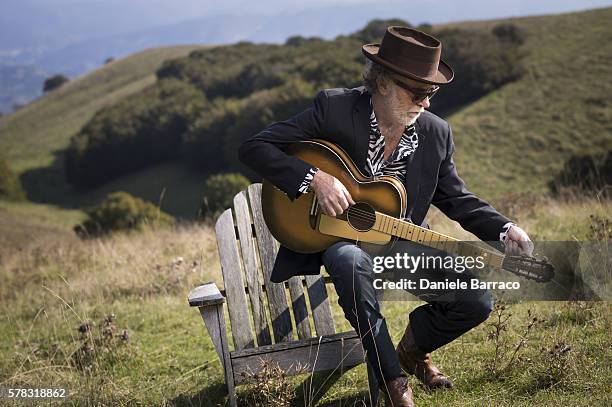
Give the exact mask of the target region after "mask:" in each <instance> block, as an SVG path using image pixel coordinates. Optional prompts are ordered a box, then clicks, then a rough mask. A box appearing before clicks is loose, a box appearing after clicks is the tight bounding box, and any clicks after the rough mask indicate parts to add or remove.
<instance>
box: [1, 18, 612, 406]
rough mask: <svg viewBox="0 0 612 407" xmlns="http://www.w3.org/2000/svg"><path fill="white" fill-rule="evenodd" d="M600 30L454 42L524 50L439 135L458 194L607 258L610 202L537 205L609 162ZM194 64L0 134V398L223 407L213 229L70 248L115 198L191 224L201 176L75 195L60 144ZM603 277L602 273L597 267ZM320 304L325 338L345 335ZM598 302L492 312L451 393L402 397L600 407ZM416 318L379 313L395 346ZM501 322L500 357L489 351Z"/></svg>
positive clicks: (140, 77) (603, 370)
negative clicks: (26, 395) (209, 308)
mask: <svg viewBox="0 0 612 407" xmlns="http://www.w3.org/2000/svg"><path fill="white" fill-rule="evenodd" d="M611 18H612V8H607V9H602V10H594V11H588V12H582V13H572V14H564V15H557V16H542V17H533V18H520V19H511V20H499V21H487V22H465V23H459V24H458V26H460V27H463V28H469V29H475V30H479V29H490V28H491V27H492V26H493V25H495V24H498V23H500V22H512V23H514V24H517V25H519V26H520V27H522V28H524V29H525V30H526V32H527V34H528V39H527V42H526V43H525V45H524V51H525V52H526V55H527V57H526V59H525V61H526V70H527V74H526V75H525V76H524V77H523V78H522V79H520V80H519V81H517V82H515V83H511V84H508V85H506V86H504V87H502V88H501V89H498V90H496V91H494V92H492V93H490V94H489V95H487V96H485V97H483V98H482V99H480V100H478V101H476V102H474V103H473V104H470V105H469V106H466V107H465V108H463V109H461V110H459V111H456V112H454V113H453V114H452V115H451V116H450V117H449V118H448V119H449V122H450V124H451V125H452V127H453V131H454V135H455V141H456V146H457V153H456V161H457V165H458V168H459V172H460V174H461V175H462V176H463V177H464V178H465V179H466V181H467V182H468V186H469V187H470V189H471V190H473V191H474V192H477V193H479V195H481V196H482V197H483V198H485V199H487V200H490V201H491V202H492V203H493V204H494V206H495V207H496V208H498V209H499V210H500V212H502V213H504V214H506V215H507V216H509V217H510V218H512V219H513V220H515V221H516V222H517V223H518V224H519V225H521V226H522V227H523V228H524V229H525V230H526V231H527V232H528V233H529V234H530V236H531V237H532V238H533V239H534V240H536V239H537V240H547V241H555V240H559V241H585V240H592V239H597V240H601V241H604V242H609V240H610V237H611V236H612V231H611V229H610V225H611V224H612V223H611V222H612V221H611V219H610V213H612V203H611V202H610V200H606V199H604V198H602V197H601V196H598V195H596V194H591V193H586V194H583V193H580V194H575V193H574V194H568V193H566V194H562V195H561V196H558V197H552V196H550V195H549V194H548V192H547V187H546V184H547V182H548V181H549V180H550V178H551V177H552V176H553V175H554V174H555V172H556V171H558V170H559V169H560V168H561V166H562V165H563V162H564V161H565V160H566V159H567V158H568V157H570V156H572V155H574V154H579V153H580V154H585V153H594V152H596V153H602V152H606V151H608V150H610V149H612V137H611V134H612V85H611V84H610V80H609V77H610V65H611V63H612V59H611V58H612V57H611V55H612V30H610V28H609V21H610V19H611ZM196 48H197V46H183V47H172V48H163V49H153V50H146V51H143V52H141V53H138V54H135V55H132V56H130V57H128V58H125V59H122V60H118V61H115V62H113V63H110V64H108V65H105V66H103V67H101V68H100V69H98V70H96V71H94V72H92V73H90V74H88V75H86V76H84V77H82V78H79V79H77V80H74V81H72V82H71V83H69V84H67V85H65V86H64V87H62V88H60V89H58V90H57V91H56V92H52V93H50V94H48V95H46V96H44V97H43V98H41V99H39V100H38V101H36V102H34V103H32V104H30V105H28V106H25V107H23V108H22V109H20V110H19V111H17V112H15V113H13V114H11V115H9V116H5V117H2V118H0V151H2V153H3V154H4V155H5V156H6V158H7V160H8V161H9V163H10V165H11V167H12V168H13V170H15V172H16V173H18V174H19V175H20V176H21V178H22V180H23V182H24V184H25V187H26V189H27V190H28V197H29V199H30V201H29V202H21V203H8V202H4V201H0V388H5V387H46V388H66V389H68V391H69V394H70V396H69V397H68V398H67V399H66V400H65V401H64V404H66V405H75V406H76V405H78V406H81V405H87V406H89V405H96V406H97V405H118V406H127V405H130V406H131V405H145V406H149V405H161V406H168V405H176V406H196V405H198V406H199V405H202V406H222V405H225V403H226V396H225V393H224V389H225V387H224V383H223V371H222V368H221V364H220V363H219V361H218V359H217V356H216V352H215V351H214V349H213V345H212V343H211V341H210V338H209V337H208V336H207V334H206V331H205V329H204V327H203V324H202V319H201V318H200V316H199V315H198V312H197V311H196V310H195V309H191V308H189V306H188V304H187V295H188V293H189V291H190V289H191V288H193V287H194V286H196V285H198V284H199V283H202V282H206V281H211V280H212V281H216V282H217V283H218V284H219V285H222V278H221V273H220V269H219V259H218V257H217V249H216V242H215V237H214V231H213V227H212V226H211V225H210V224H207V223H188V222H186V221H183V222H182V223H180V224H178V225H177V226H175V227H174V228H171V229H154V228H146V229H145V230H144V231H142V232H140V233H131V234H128V233H118V234H115V235H112V236H108V237H104V238H97V239H89V240H81V239H79V238H77V237H76V235H75V234H74V232H73V231H72V227H73V226H74V225H75V224H77V223H79V222H81V221H82V220H83V218H84V216H85V214H84V212H83V208H84V207H86V206H89V205H92V204H94V203H96V202H99V201H100V200H101V199H102V197H104V196H105V195H106V194H107V193H109V192H112V191H117V190H125V191H128V192H130V193H132V194H134V195H137V196H140V197H143V198H145V199H147V200H149V201H152V202H154V203H155V204H156V205H159V206H161V208H162V209H163V210H165V211H167V212H170V213H172V214H175V215H179V216H180V217H182V218H194V217H195V214H196V212H197V209H198V207H199V199H200V196H201V193H202V192H203V191H202V190H201V189H202V185H203V180H204V175H203V174H199V173H194V172H191V171H188V170H186V169H185V166H184V165H183V164H182V163H178V162H171V163H166V164H164V165H160V166H156V167H152V168H149V169H146V170H144V171H141V172H138V173H134V174H130V175H128V176H125V177H121V178H119V179H117V180H115V181H112V182H110V183H108V184H106V185H104V186H102V187H100V188H97V189H95V190H93V191H90V192H88V193H85V194H80V193H77V192H75V191H74V190H73V189H72V188H71V187H70V186H69V185H68V184H67V183H66V182H65V180H64V178H63V169H62V160H61V158H62V150H63V149H64V148H65V147H66V146H67V145H68V142H69V140H70V137H71V136H72V135H74V134H75V133H76V132H78V131H79V129H80V128H81V126H82V125H83V124H84V123H86V122H87V120H89V118H91V117H92V115H93V114H95V112H96V111H98V110H99V109H101V108H104V107H105V106H109V105H111V104H112V103H114V102H115V101H117V100H119V99H121V98H123V97H125V96H127V95H130V94H133V93H135V92H138V91H140V90H142V89H144V88H145V87H147V86H150V85H151V84H153V83H154V81H155V75H154V72H155V69H156V68H157V67H158V66H159V65H160V64H161V63H162V61H163V60H164V59H167V58H173V57H178V56H182V55H186V54H187V53H188V52H190V51H191V50H193V49H196ZM428 221H429V224H430V225H431V226H432V228H433V229H434V230H436V231H439V232H443V233H446V234H449V235H452V236H455V237H458V238H463V239H466V240H469V239H473V236H472V235H470V234H469V233H467V232H465V231H463V230H461V229H460V227H459V226H458V225H457V224H456V223H454V222H452V221H450V220H448V219H447V218H445V217H444V216H443V215H442V214H441V213H440V212H439V211H437V210H435V209H432V210H431V212H430V214H429V215H428ZM604 261H607V262H608V263H607V264H610V262H609V261H610V258H609V257H606V258H605V259H604ZM606 272H607V273H608V274H607V276H608V280H607V281H609V276H610V275H609V272H610V270H609V268H608V269H606ZM597 288H598V289H599V291H600V292H601V291H602V290H603V292H606V288H608V287H607V286H606V287H603V288H602V287H597ZM328 290H329V294H330V297H331V299H332V304H333V312H334V314H335V321H336V326H337V327H338V326H340V327H339V328H338V329H348V323H347V322H345V321H344V320H343V319H344V318H343V316H342V314H341V311H340V309H339V307H338V305H337V304H336V297H335V293H334V292H333V289H332V288H331V287H328ZM607 294H608V295H607V297H605V298H606V301H599V302H584V301H572V302H521V303H516V304H507V305H506V307H505V308H504V309H503V310H502V309H501V308H498V309H497V310H496V312H494V313H493V314H491V316H490V318H489V320H488V321H486V322H485V323H484V324H482V325H480V326H479V327H477V328H475V329H474V330H472V331H470V332H468V333H467V334H466V335H464V336H462V337H461V338H459V339H458V340H457V341H455V342H453V343H452V344H450V345H448V346H446V347H444V348H442V349H440V350H438V351H436V352H435V353H434V360H435V361H436V363H437V364H438V366H439V367H440V368H441V370H442V371H443V372H445V373H446V374H448V375H449V376H450V378H451V379H453V380H454V382H455V386H456V388H455V389H454V390H453V391H450V392H442V393H430V392H427V391H425V390H424V389H422V388H421V387H420V386H419V385H418V383H417V381H416V380H415V379H414V378H412V379H411V385H412V386H413V389H414V392H415V397H416V402H417V405H418V406H555V407H556V406H559V405H564V406H600V405H602V406H603V405H612V396H611V395H610V389H611V388H612V366H611V365H612V341H610V332H611V330H612V313H611V311H612V306H611V303H610V301H609V300H610V298H611V297H610V292H609V291H607ZM498 304H500V306H501V304H502V302H499V303H498ZM418 305H420V303H418V302H385V303H383V313H384V314H385V316H386V318H387V323H388V325H389V328H390V331H391V335H392V339H393V340H394V341H395V342H397V341H398V340H399V338H400V337H401V335H402V332H403V329H404V327H405V324H406V322H407V320H408V314H409V312H410V310H411V309H413V308H415V307H416V306H418ZM226 312H227V311H226ZM506 316H508V317H509V319H508V320H507V324H506V325H505V326H506V328H505V329H502V330H501V331H500V335H499V338H498V340H497V341H496V340H495V338H494V337H491V335H490V333H491V331H492V330H495V328H496V326H497V327H498V328H499V327H500V323H499V320H498V318H502V320H504V318H506ZM226 317H227V315H226ZM534 318H535V321H534ZM496 349H497V352H496ZM274 379H275V380H274V381H273V382H272V383H276V384H275V385H272V388H271V390H270V391H268V392H267V393H266V392H264V393H265V394H263V397H273V396H274V391H277V390H282V391H286V392H288V394H290V395H291V394H293V395H292V396H291V397H292V403H291V405H295V406H319V407H322V406H328V407H331V406H362V405H365V404H364V403H365V400H367V397H368V396H367V379H366V373H365V366H364V365H361V366H359V367H356V368H354V369H351V370H350V371H348V372H346V373H345V374H344V375H343V376H342V377H340V378H339V379H338V380H337V381H336V382H335V384H333V385H332V386H331V387H330V388H329V390H327V391H325V392H323V391H320V386H319V384H320V382H318V383H319V384H317V383H314V384H313V386H312V394H315V396H314V399H313V400H311V402H309V401H308V400H306V397H305V396H304V394H305V392H309V391H311V386H310V383H309V381H308V376H307V375H303V376H300V377H297V378H295V379H291V380H288V381H283V380H280V381H279V380H278V379H279V377H275V378H274ZM279 383H280V384H279ZM259 384H260V387H259V388H258V387H257V386H242V387H240V388H239V399H240V405H252V404H253V400H254V398H255V397H256V395H257V394H260V393H258V390H261V388H264V387H265V386H263V385H264V384H266V383H262V382H261V381H260V383H259ZM266 385H267V386H269V384H266ZM303 385H305V386H306V387H304V386H303ZM279 386H280V387H279ZM265 388H268V387H265ZM260 395H261V394H260ZM5 401H6V400H2V402H5ZM0 404H1V403H0ZM15 404H17V403H15ZM273 404H274V403H272V402H270V403H268V404H267V405H273Z"/></svg>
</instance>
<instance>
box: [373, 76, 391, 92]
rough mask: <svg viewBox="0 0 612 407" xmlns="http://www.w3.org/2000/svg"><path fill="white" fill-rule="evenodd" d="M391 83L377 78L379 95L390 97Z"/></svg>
mask: <svg viewBox="0 0 612 407" xmlns="http://www.w3.org/2000/svg"><path fill="white" fill-rule="evenodd" d="M390 82H391V81H389V80H388V79H386V78H382V77H380V76H379V77H378V78H376V88H377V89H378V93H380V94H381V95H382V96H388V95H389V93H390V92H391V83H390Z"/></svg>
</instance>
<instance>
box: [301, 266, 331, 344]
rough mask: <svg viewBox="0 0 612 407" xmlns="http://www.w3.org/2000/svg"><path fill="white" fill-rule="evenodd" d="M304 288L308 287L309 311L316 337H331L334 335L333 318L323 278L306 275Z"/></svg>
mask: <svg viewBox="0 0 612 407" xmlns="http://www.w3.org/2000/svg"><path fill="white" fill-rule="evenodd" d="M306 286H307V287H308V298H309V299H310V309H311V310H312V317H313V319H314V326H315V330H316V331H317V335H318V336H323V335H333V334H334V333H336V328H335V327H334V318H333V317H332V313H331V307H330V305H329V298H328V297H327V289H326V288H325V280H324V279H323V276H321V275H316V276H315V275H307V276H306Z"/></svg>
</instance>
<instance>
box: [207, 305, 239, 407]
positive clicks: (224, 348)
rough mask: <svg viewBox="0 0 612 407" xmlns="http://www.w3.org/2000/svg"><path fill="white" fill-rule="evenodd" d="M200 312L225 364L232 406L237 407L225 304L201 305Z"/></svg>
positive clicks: (226, 381)
mask: <svg viewBox="0 0 612 407" xmlns="http://www.w3.org/2000/svg"><path fill="white" fill-rule="evenodd" d="M200 314H201V315H202V318H203V319H204V324H205V325H206V329H207V330H208V333H209V335H210V337H211V339H212V341H213V344H214V345H215V349H216V350H217V353H218V354H219V359H220V360H221V364H222V365H223V371H224V374H225V384H226V386H227V394H228V399H229V405H230V407H237V403H236V386H235V384H234V370H233V368H232V361H231V359H230V352H229V342H228V339H227V333H226V330H225V318H224V317H223V305H222V304H218V305H216V306H214V307H200Z"/></svg>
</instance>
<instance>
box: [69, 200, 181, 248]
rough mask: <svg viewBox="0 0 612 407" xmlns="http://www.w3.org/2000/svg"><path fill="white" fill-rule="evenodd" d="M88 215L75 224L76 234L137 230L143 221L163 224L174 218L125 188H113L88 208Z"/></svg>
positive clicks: (91, 234) (83, 235)
mask: <svg viewBox="0 0 612 407" xmlns="http://www.w3.org/2000/svg"><path fill="white" fill-rule="evenodd" d="M87 216H88V218H87V219H86V220H85V222H83V223H82V224H81V225H77V226H76V227H75V232H77V234H78V235H80V236H82V237H85V236H100V235H104V234H108V233H111V232H114V231H120V230H139V229H141V228H142V227H143V226H144V225H153V226H164V225H166V226H167V225H171V224H172V223H173V222H174V219H173V218H172V216H170V215H168V214H166V213H164V212H162V211H161V210H159V209H158V208H157V207H156V206H155V205H153V204H152V203H150V202H145V201H143V200H142V199H140V198H136V197H134V196H132V195H130V194H128V193H127V192H113V193H111V194H109V195H108V196H107V197H106V199H105V200H104V201H103V202H102V203H100V204H99V205H98V206H96V207H94V208H92V209H90V210H89V211H87Z"/></svg>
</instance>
